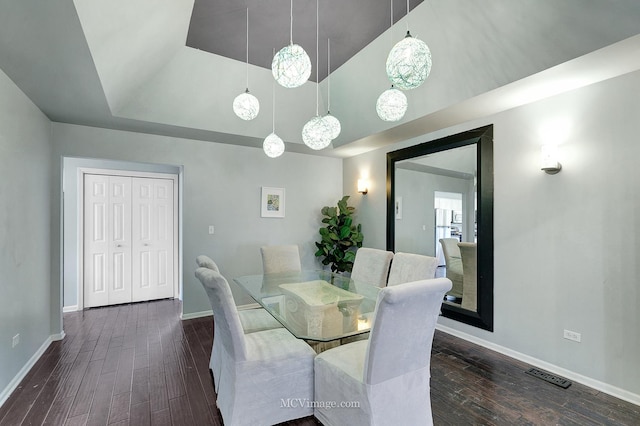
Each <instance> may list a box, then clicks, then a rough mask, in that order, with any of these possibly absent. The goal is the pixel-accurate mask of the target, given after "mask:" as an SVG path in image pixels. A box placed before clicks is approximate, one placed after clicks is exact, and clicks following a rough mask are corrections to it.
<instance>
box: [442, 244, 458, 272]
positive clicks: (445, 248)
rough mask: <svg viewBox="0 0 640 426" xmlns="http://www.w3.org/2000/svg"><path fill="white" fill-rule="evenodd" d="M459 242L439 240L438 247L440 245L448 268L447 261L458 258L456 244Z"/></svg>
mask: <svg viewBox="0 0 640 426" xmlns="http://www.w3.org/2000/svg"><path fill="white" fill-rule="evenodd" d="M459 242H460V240H459V239H457V238H441V239H440V245H442V253H443V254H444V261H445V263H446V264H447V266H449V264H450V262H449V259H451V258H452V257H457V258H459V257H460V249H459V248H458V243H459Z"/></svg>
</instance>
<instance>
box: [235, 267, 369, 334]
mask: <svg viewBox="0 0 640 426" xmlns="http://www.w3.org/2000/svg"><path fill="white" fill-rule="evenodd" d="M234 281H235V282H236V284H238V285H239V286H240V287H242V288H243V289H245V290H246V291H247V292H248V293H249V294H250V295H251V297H253V298H254V299H255V300H256V301H257V302H258V303H259V304H260V305H261V306H262V307H264V308H265V309H266V310H267V311H268V312H269V313H270V314H271V315H272V316H273V317H274V318H275V319H277V320H278V321H279V322H280V323H281V324H282V325H283V326H285V327H286V328H287V329H288V330H289V331H290V332H291V333H292V334H293V335H294V336H296V337H298V338H300V339H305V340H317V341H322V342H328V341H331V340H337V339H341V338H344V337H349V336H354V335H356V334H361V333H364V332H367V331H369V329H370V328H371V321H372V320H373V311H374V309H375V306H376V299H377V297H378V292H379V291H380V289H379V288H378V287H376V286H374V285H370V284H367V283H362V282H357V281H354V280H352V279H351V278H348V277H344V276H342V275H339V274H336V273H332V272H329V271H302V272H285V273H278V274H266V275H247V276H243V277H238V278H235V279H234Z"/></svg>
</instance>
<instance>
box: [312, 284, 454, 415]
mask: <svg viewBox="0 0 640 426" xmlns="http://www.w3.org/2000/svg"><path fill="white" fill-rule="evenodd" d="M450 289H451V281H450V280H449V279H448V278H435V279H431V280H421V281H415V282H409V283H405V284H399V285H395V286H392V287H385V288H383V289H381V290H380V293H379V294H378V301H377V303H376V314H375V317H374V320H373V326H372V328H371V336H370V337H369V339H368V340H362V341H358V342H354V343H349V344H346V345H342V346H339V347H337V348H333V349H329V350H327V351H325V352H322V353H321V354H319V355H318V356H317V357H316V359H315V400H316V401H345V402H350V403H353V405H354V406H351V407H348V408H347V407H328V408H327V407H322V406H320V405H318V406H317V407H316V408H315V409H314V414H315V416H316V418H317V419H318V420H320V421H321V422H322V424H324V425H325V426H331V425H336V426H339V425H350V426H354V425H363V426H364V425H432V424H433V419H432V414H431V396H430V383H429V381H430V377H431V374H430V370H429V369H430V366H431V345H432V343H433V334H434V330H435V326H436V321H437V318H438V314H439V313H440V306H441V304H442V299H443V297H444V294H445V293H446V292H447V291H449V290H450ZM356 405H357V406H356Z"/></svg>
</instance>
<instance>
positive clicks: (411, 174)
mask: <svg viewBox="0 0 640 426" xmlns="http://www.w3.org/2000/svg"><path fill="white" fill-rule="evenodd" d="M387 250H390V251H393V252H406V253H418V254H424V255H428V256H433V257H436V258H437V259H438V270H437V273H436V276H442V277H447V278H449V279H451V281H452V282H453V288H452V290H451V291H450V292H449V293H447V295H446V296H445V300H444V301H443V303H442V315H443V316H445V317H447V318H451V319H454V320H457V321H461V322H464V323H466V324H469V325H473V326H476V327H480V328H483V329H486V330H489V331H493V126H492V125H490V126H486V127H482V128H479V129H475V130H470V131H468V132H464V133H460V134H457V135H453V136H448V137H445V138H442V139H438V140H435V141H431V142H426V143H422V144H419V145H414V146H411V147H408V148H404V149H400V150H398V151H393V152H390V153H388V154H387Z"/></svg>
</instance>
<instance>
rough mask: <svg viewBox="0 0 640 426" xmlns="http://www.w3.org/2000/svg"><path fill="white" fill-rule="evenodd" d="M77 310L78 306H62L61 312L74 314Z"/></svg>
mask: <svg viewBox="0 0 640 426" xmlns="http://www.w3.org/2000/svg"><path fill="white" fill-rule="evenodd" d="M77 310H78V305H71V306H63V307H62V312H76V311H77Z"/></svg>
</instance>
